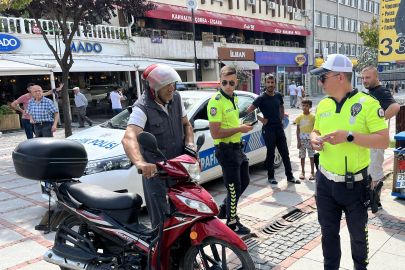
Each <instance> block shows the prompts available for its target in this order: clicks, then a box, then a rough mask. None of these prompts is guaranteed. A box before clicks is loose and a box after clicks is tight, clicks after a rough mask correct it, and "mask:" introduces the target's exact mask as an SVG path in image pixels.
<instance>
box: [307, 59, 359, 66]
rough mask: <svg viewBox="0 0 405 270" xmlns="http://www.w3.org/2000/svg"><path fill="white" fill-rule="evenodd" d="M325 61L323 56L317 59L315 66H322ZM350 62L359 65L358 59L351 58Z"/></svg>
mask: <svg viewBox="0 0 405 270" xmlns="http://www.w3.org/2000/svg"><path fill="white" fill-rule="evenodd" d="M323 62H324V59H323V58H317V59H315V66H316V67H320V66H322V64H323ZM350 62H352V64H353V66H354V67H357V60H350Z"/></svg>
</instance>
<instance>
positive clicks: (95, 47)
mask: <svg viewBox="0 0 405 270" xmlns="http://www.w3.org/2000/svg"><path fill="white" fill-rule="evenodd" d="M102 49H103V48H102V47H101V45H100V43H93V44H91V43H88V42H86V43H84V45H83V44H82V43H81V42H79V44H78V45H77V47H76V45H75V43H74V42H72V45H71V46H70V50H71V51H72V52H80V51H82V52H84V53H89V52H92V51H94V52H96V53H99V52H101V50H102Z"/></svg>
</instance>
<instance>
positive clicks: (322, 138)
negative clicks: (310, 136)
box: [317, 136, 330, 142]
mask: <svg viewBox="0 0 405 270" xmlns="http://www.w3.org/2000/svg"><path fill="white" fill-rule="evenodd" d="M329 138H330V136H329V137H319V138H317V140H318V141H320V142H322V141H324V140H326V139H329Z"/></svg>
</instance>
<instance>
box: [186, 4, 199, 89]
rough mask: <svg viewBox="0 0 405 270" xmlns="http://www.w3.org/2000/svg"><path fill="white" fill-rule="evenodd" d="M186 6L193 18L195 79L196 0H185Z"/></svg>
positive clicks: (195, 65)
mask: <svg viewBox="0 0 405 270" xmlns="http://www.w3.org/2000/svg"><path fill="white" fill-rule="evenodd" d="M186 5H187V8H188V9H190V10H191V19H192V20H193V39H194V69H195V80H196V81H197V78H198V73H197V72H198V69H197V48H196V46H195V20H194V10H197V9H198V5H197V1H196V0H186Z"/></svg>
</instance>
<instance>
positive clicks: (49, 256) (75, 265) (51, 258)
mask: <svg viewBox="0 0 405 270" xmlns="http://www.w3.org/2000/svg"><path fill="white" fill-rule="evenodd" d="M44 260H45V261H46V262H49V263H53V264H56V265H59V266H62V267H65V268H68V269H73V270H84V269H86V268H87V265H86V264H84V263H80V262H74V261H70V260H68V259H65V258H62V257H59V256H58V255H56V254H55V253H53V251H52V249H49V250H48V251H47V252H46V253H45V255H44Z"/></svg>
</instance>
